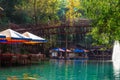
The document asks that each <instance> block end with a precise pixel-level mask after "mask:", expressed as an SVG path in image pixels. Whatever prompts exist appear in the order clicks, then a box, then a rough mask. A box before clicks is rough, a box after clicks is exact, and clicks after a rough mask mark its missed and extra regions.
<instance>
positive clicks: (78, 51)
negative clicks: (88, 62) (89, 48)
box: [73, 48, 84, 53]
mask: <svg viewBox="0 0 120 80" xmlns="http://www.w3.org/2000/svg"><path fill="white" fill-rule="evenodd" d="M73 52H75V53H81V52H84V50H81V49H77V48H76V49H74V50H73Z"/></svg>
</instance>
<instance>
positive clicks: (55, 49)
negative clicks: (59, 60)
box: [53, 48, 65, 52]
mask: <svg viewBox="0 0 120 80" xmlns="http://www.w3.org/2000/svg"><path fill="white" fill-rule="evenodd" d="M53 50H54V51H57V52H65V51H64V50H63V49H61V48H53Z"/></svg>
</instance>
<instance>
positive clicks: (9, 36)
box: [0, 29, 30, 43]
mask: <svg viewBox="0 0 120 80" xmlns="http://www.w3.org/2000/svg"><path fill="white" fill-rule="evenodd" d="M0 34H3V35H5V36H6V40H7V43H11V42H24V41H26V40H30V38H27V37H26V36H23V35H22V34H20V33H18V32H16V31H14V30H11V29H6V30H4V31H2V32H0Z"/></svg>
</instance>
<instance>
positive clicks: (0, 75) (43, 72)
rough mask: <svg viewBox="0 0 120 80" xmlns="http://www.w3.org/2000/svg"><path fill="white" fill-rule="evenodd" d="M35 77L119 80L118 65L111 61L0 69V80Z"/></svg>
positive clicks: (57, 63) (49, 62)
mask: <svg viewBox="0 0 120 80" xmlns="http://www.w3.org/2000/svg"><path fill="white" fill-rule="evenodd" d="M24 73H26V74H29V75H36V76H37V78H38V79H37V80H120V65H119V64H118V63H113V62H112V61H86V60H67V61H65V60H50V61H46V62H42V63H40V64H37V65H31V66H30V65H29V66H20V67H4V68H3V67H0V80H6V77H8V76H17V77H19V78H20V77H22V76H23V74H24Z"/></svg>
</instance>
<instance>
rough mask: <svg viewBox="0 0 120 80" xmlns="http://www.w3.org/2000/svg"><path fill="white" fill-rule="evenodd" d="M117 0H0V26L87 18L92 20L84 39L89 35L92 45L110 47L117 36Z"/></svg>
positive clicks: (119, 37)
mask: <svg viewBox="0 0 120 80" xmlns="http://www.w3.org/2000/svg"><path fill="white" fill-rule="evenodd" d="M119 4H120V1H119V0H113V1H111V0H106V1H104V0H102V1H97V0H92V1H91V0H1V1H0V7H1V11H0V24H1V26H0V27H1V29H4V28H6V27H5V26H6V25H8V26H9V25H10V24H11V23H14V24H17V25H19V24H35V25H38V24H40V25H49V26H50V25H52V26H55V25H61V24H68V25H69V26H74V25H73V24H74V23H75V22H77V21H79V19H81V18H86V19H89V20H91V21H92V24H91V26H92V30H91V33H90V34H88V35H87V36H86V39H91V36H92V43H93V44H94V45H105V46H106V47H110V46H111V45H113V42H114V40H120V35H119V34H120V20H119V19H120V5H119ZM63 37H64V36H63ZM55 38H56V37H55ZM69 38H71V37H69ZM72 38H73V37H72Z"/></svg>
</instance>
